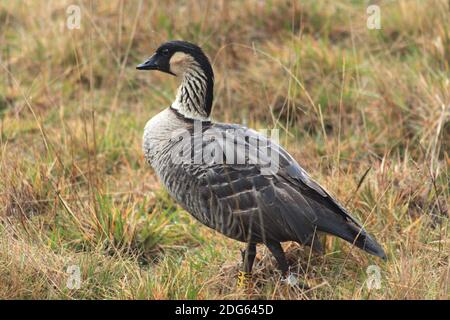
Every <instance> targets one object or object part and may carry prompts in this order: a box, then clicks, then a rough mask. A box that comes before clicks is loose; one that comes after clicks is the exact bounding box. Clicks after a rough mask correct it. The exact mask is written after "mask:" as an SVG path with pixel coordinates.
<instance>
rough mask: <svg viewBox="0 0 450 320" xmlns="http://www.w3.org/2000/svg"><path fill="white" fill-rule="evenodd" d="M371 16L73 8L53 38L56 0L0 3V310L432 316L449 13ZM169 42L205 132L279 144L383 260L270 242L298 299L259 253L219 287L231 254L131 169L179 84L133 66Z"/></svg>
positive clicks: (189, 5) (345, 7) (408, 10)
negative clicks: (401, 311)
mask: <svg viewBox="0 0 450 320" xmlns="http://www.w3.org/2000/svg"><path fill="white" fill-rule="evenodd" d="M430 2H432V3H430ZM378 3H379V6H380V9H381V29H380V30H369V29H368V28H367V27H366V19H367V14H366V5H365V2H364V1H341V2H335V1H325V0H321V1H304V2H301V3H297V2H290V1H282V0H271V1H245V2H240V1H204V2H198V1H189V0H186V1H180V2H176V1H167V2H164V4H163V3H162V2H161V3H158V4H157V3H156V2H152V3H151V4H150V3H147V2H144V1H132V2H130V1H110V2H94V1H92V2H90V1H82V2H78V3H77V4H78V5H79V6H80V7H81V28H80V29H74V30H69V29H68V28H67V27H66V19H67V14H66V9H67V7H68V6H69V5H70V4H72V2H70V1H66V2H65V3H64V1H58V2H49V3H46V4H42V3H40V4H38V3H36V2H33V1H24V2H23V3H22V2H18V1H8V2H7V1H2V2H0V43H1V44H2V45H1V47H0V69H1V71H0V74H1V76H0V119H1V122H0V143H1V148H0V176H1V177H2V179H1V180H0V209H1V210H0V284H1V285H0V298H4V299H30V298H35V299H49V298H52V299H171V298H173V299H181V298H185V299H223V298H227V299H242V298H252V299H253V298H268V299H448V298H449V296H450V289H449V283H450V281H449V277H450V267H449V262H450V256H449V252H450V238H449V216H448V206H449V203H448V200H449V193H450V188H449V181H450V179H449V165H450V157H449V153H448V151H449V142H450V125H449V117H450V80H449V74H450V66H449V61H450V31H449V29H448V21H449V20H450V16H449V12H450V11H449V4H448V1H444V0H432V1H428V2H424V1H415V0H405V1H379V2H378ZM30 13H32V14H30ZM187 17H188V18H187ZM168 39H184V40H188V41H192V42H195V43H198V44H200V45H201V46H202V47H203V48H204V49H205V51H206V52H207V53H208V54H209V56H210V58H211V60H212V61H213V63H214V70H215V74H216V85H215V100H214V110H213V115H214V118H215V120H217V121H224V122H235V123H245V124H247V125H248V126H250V127H254V128H279V129H281V131H282V134H281V137H280V138H281V142H282V144H283V145H284V146H286V148H287V149H288V150H289V151H290V152H291V153H292V154H293V155H294V156H295V157H296V158H297V159H298V160H299V162H300V163H301V164H302V165H303V166H304V168H305V169H307V170H308V171H309V172H310V174H311V175H312V176H313V177H314V178H315V179H316V180H318V181H319V182H320V183H321V184H322V185H323V186H325V187H326V188H327V189H328V190H329V191H330V192H331V193H332V194H334V195H336V196H337V197H338V198H339V199H340V200H341V202H343V203H345V204H346V206H347V207H348V208H349V209H350V211H351V212H353V213H354V215H355V216H356V217H358V219H360V220H361V221H364V223H365V225H366V227H367V229H368V230H370V232H371V233H373V234H374V235H375V236H376V238H377V239H378V240H379V242H380V243H382V244H383V247H384V248H385V250H386V252H387V255H388V260H387V262H382V261H380V260H378V259H376V258H373V257H371V256H368V255H367V254H365V253H363V252H361V251H359V250H353V249H352V247H351V246H350V245H348V244H347V243H345V242H344V241H341V240H339V239H336V238H332V237H326V238H324V239H323V242H324V244H325V248H326V254H325V255H323V256H318V255H315V254H312V255H311V254H310V252H309V250H308V248H302V247H299V246H297V245H296V244H294V243H286V244H285V249H286V250H287V255H288V258H289V261H290V263H291V265H292V266H293V270H294V271H295V272H297V273H298V274H299V277H300V278H302V281H304V282H305V283H307V284H308V286H309V287H310V289H308V290H304V289H302V288H301V287H295V288H291V287H289V286H287V285H286V284H285V283H283V282H282V281H280V277H279V274H278V273H277V271H276V264H275V261H274V260H273V258H272V257H271V255H270V254H269V253H268V251H267V250H266V249H264V248H262V247H261V248H258V255H257V260H256V265H255V272H254V277H255V280H254V286H253V288H251V289H247V290H241V289H237V288H236V275H237V272H238V270H239V268H240V252H239V249H240V248H241V247H242V244H240V243H237V242H235V241H232V240H229V239H227V238H225V237H223V236H222V235H220V234H218V233H216V232H214V231H211V230H209V229H207V228H206V227H204V226H202V225H200V224H199V223H198V222H196V221H195V220H194V219H193V218H191V217H190V215H189V214H188V213H187V212H185V211H183V210H182V209H181V208H180V207H178V206H177V205H176V204H175V203H174V202H173V201H172V200H171V199H170V197H169V196H168V195H167V194H166V192H165V191H164V190H163V189H162V188H161V186H160V185H159V183H158V180H157V179H156V177H155V175H154V173H153V171H152V170H151V169H150V168H149V167H148V166H147V165H146V164H145V162H144V159H143V155H142V151H141V139H142V138H141V137H142V132H143V128H144V125H145V123H146V121H147V120H148V119H149V118H151V117H152V116H153V115H155V114H156V113H158V112H159V111H160V110H162V109H163V108H164V107H165V106H168V105H169V104H170V102H171V100H172V99H173V97H174V94H175V89H176V87H177V80H176V79H174V78H172V77H168V76H166V75H163V74H157V73H151V74H150V73H145V72H136V70H135V68H134V67H135V65H136V64H137V63H139V62H141V61H142V60H143V59H144V58H145V57H147V56H149V55H150V54H151V53H152V52H153V50H154V49H155V48H156V47H157V46H158V45H159V44H160V43H162V42H164V41H166V40H168ZM366 173H367V174H366ZM73 265H75V266H78V267H79V268H80V272H81V286H80V288H79V289H69V288H68V286H67V281H68V279H69V278H70V274H69V273H68V272H67V270H68V268H69V267H70V266H73ZM370 265H376V266H378V267H379V268H380V272H381V287H380V288H379V289H372V290H369V289H368V287H367V285H366V284H367V281H368V279H369V274H368V272H366V271H367V267H369V266H370Z"/></svg>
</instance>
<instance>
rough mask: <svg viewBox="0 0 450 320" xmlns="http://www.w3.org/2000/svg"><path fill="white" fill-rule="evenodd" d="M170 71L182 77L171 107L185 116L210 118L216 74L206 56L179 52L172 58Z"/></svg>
mask: <svg viewBox="0 0 450 320" xmlns="http://www.w3.org/2000/svg"><path fill="white" fill-rule="evenodd" d="M170 71H171V72H173V73H174V74H175V75H177V76H181V78H182V80H181V84H180V86H179V87H178V91H177V95H176V97H175V101H174V102H173V103H172V106H171V107H172V108H173V109H175V110H176V111H177V112H178V113H180V114H181V115H182V116H184V117H185V118H189V119H194V120H202V121H207V120H209V116H210V114H211V108H212V100H213V86H214V75H213V72H212V68H211V65H210V64H209V61H208V59H207V58H206V56H204V57H200V58H199V59H195V58H194V57H193V56H191V55H189V54H185V53H182V52H177V53H175V54H174V55H173V56H172V58H171V59H170Z"/></svg>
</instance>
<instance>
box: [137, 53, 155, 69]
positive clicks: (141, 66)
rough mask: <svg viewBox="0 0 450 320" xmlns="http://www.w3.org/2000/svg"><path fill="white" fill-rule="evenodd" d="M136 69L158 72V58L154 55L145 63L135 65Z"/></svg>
mask: <svg viewBox="0 0 450 320" xmlns="http://www.w3.org/2000/svg"><path fill="white" fill-rule="evenodd" d="M136 69H138V70H158V69H159V65H158V57H157V56H156V54H154V55H152V56H151V57H150V58H148V59H147V60H146V61H145V62H143V63H141V64H139V65H137V66H136Z"/></svg>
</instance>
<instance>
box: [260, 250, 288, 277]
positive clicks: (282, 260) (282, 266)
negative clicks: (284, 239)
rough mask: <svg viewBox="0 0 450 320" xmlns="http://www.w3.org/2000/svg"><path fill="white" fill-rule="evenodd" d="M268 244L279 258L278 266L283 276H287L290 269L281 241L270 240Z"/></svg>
mask: <svg viewBox="0 0 450 320" xmlns="http://www.w3.org/2000/svg"><path fill="white" fill-rule="evenodd" d="M266 246H267V248H269V250H270V252H271V253H272V254H273V256H274V257H275V259H276V260H277V263H278V268H279V269H280V270H281V273H282V274H283V276H286V275H287V274H288V271H289V266H288V263H287V260H286V256H285V255H284V251H283V248H282V247H281V244H280V243H279V242H268V243H266Z"/></svg>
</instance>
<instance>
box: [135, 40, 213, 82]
mask: <svg viewBox="0 0 450 320" xmlns="http://www.w3.org/2000/svg"><path fill="white" fill-rule="evenodd" d="M191 59H192V60H191ZM189 61H191V62H192V61H195V62H197V63H198V64H199V65H200V67H201V68H202V69H203V71H204V72H205V74H206V75H207V76H211V77H213V71H212V68H211V64H210V63H209V60H208V57H206V55H205V54H204V53H203V51H202V49H200V47H199V46H197V45H195V44H192V43H189V42H186V41H179V40H174V41H168V42H166V43H164V44H162V45H161V46H160V47H159V48H158V49H157V50H156V52H155V53H154V54H153V55H152V56H151V57H150V58H148V59H147V60H146V61H145V62H143V63H141V64H140V65H138V66H137V67H136V69H138V70H158V71H162V72H165V73H169V74H171V75H175V76H178V75H181V73H182V72H183V71H184V70H183V66H185V64H186V63H188V62H189Z"/></svg>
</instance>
